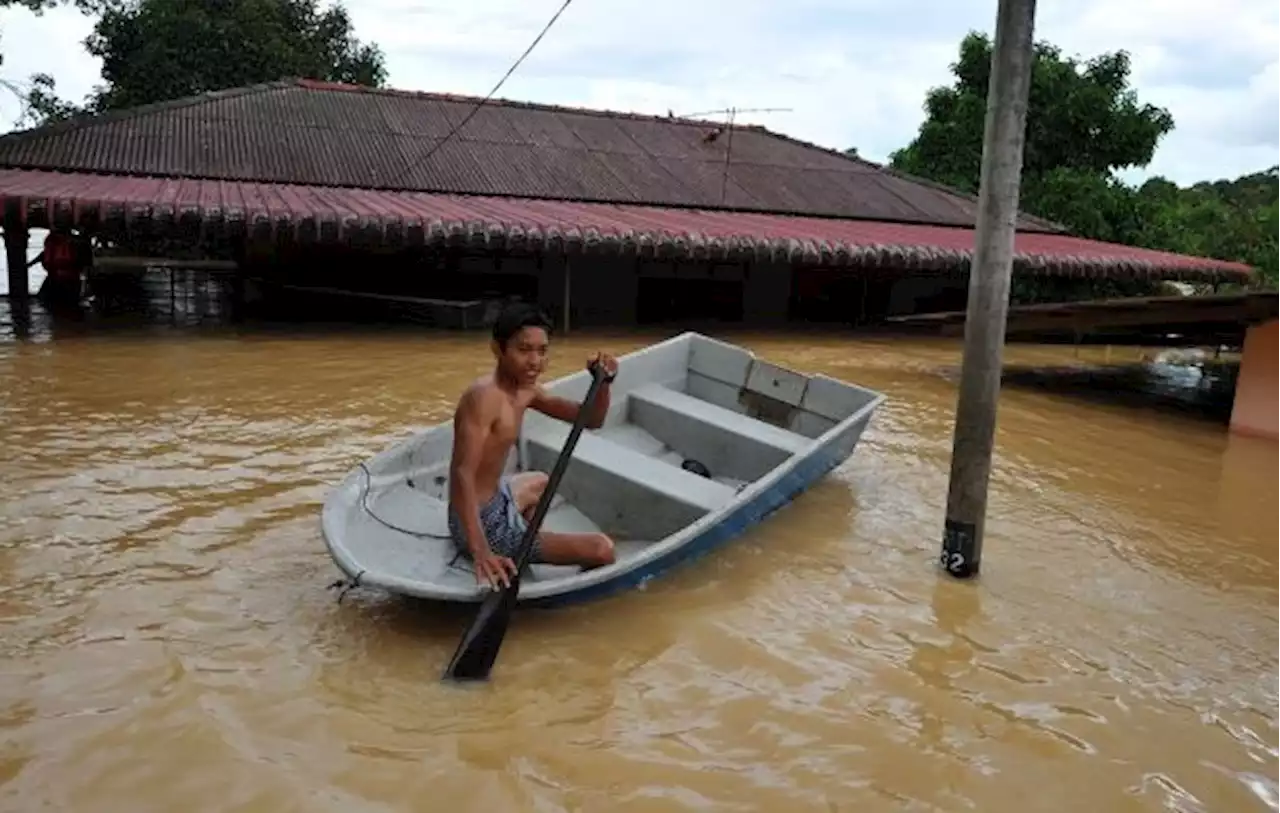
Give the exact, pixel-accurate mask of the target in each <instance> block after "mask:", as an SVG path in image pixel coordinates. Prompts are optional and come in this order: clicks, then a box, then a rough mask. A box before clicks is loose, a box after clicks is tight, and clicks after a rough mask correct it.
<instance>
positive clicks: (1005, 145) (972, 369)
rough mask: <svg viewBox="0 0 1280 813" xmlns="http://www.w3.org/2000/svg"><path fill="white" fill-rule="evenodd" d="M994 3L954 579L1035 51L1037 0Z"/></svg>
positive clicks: (972, 533)
mask: <svg viewBox="0 0 1280 813" xmlns="http://www.w3.org/2000/svg"><path fill="white" fill-rule="evenodd" d="M999 4H1000V5H999V10H998V12H997V16H996V37H995V45H994V47H993V50H992V55H991V79H990V83H989V84H988V87H987V119H986V129H985V132H984V135H983V143H982V181H981V186H980V188H979V191H978V223H977V229H976V244H975V246H974V252H973V262H972V263H971V264H970V268H969V305H968V309H967V313H966V315H965V322H964V361H963V366H962V367H961V372H960V398H959V401H958V403H957V405H956V425H955V436H954V438H953V441H952V449H951V481H950V484H949V486H948V489H947V519H946V526H945V529H944V532H943V538H942V555H941V556H940V557H939V559H940V563H941V565H942V566H943V568H944V569H946V571H947V572H948V573H950V574H951V575H953V576H955V577H957V578H961V579H967V578H969V577H971V576H976V575H977V574H978V570H979V568H980V566H981V563H982V535H983V530H984V525H985V524H986V513H987V486H988V482H989V480H990V478H991V452H992V448H993V446H994V445H995V432H996V408H997V405H998V402H999V400H1000V370H1001V366H1002V364H1003V351H1004V334H1005V320H1006V318H1007V316H1008V312H1009V280H1010V277H1011V276H1012V272H1013V237H1014V231H1015V224H1016V222H1017V217H1018V186H1019V184H1020V183H1021V181H1022V146H1023V142H1024V140H1025V135H1026V123H1027V96H1028V93H1029V91H1030V87H1031V63H1032V59H1033V53H1034V51H1033V39H1032V37H1033V29H1034V28H1035V16H1036V3H1035V0H999Z"/></svg>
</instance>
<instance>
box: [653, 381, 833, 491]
mask: <svg viewBox="0 0 1280 813" xmlns="http://www.w3.org/2000/svg"><path fill="white" fill-rule="evenodd" d="M629 396H630V404H629V406H628V419H629V420H630V422H631V423H634V424H635V425H637V426H639V427H641V428H643V429H644V430H645V431H646V432H648V433H649V434H651V435H653V436H654V437H655V438H657V439H658V440H660V441H662V442H663V443H665V444H666V445H667V446H670V447H671V448H672V449H679V450H680V451H681V453H683V454H685V455H687V456H689V457H692V458H695V459H697V460H698V461H700V462H701V463H703V464H704V465H706V466H707V467H708V468H709V469H710V470H711V471H712V473H713V474H724V475H726V476H729V477H733V478H736V479H739V480H746V481H751V480H755V479H757V478H759V477H762V476H763V475H764V474H765V473H767V472H768V471H769V470H771V469H773V468H774V467H775V466H778V465H779V464H781V463H783V462H784V461H785V460H786V459H787V458H789V457H791V456H793V455H796V454H799V453H800V452H803V451H804V450H805V449H806V448H807V447H808V446H809V444H810V443H812V442H813V441H812V440H811V439H810V438H807V437H805V436H803V435H800V434H797V433H795V432H790V431H788V430H786V429H782V428H780V427H777V426H774V425H773V424H770V423H765V422H764V421H762V420H759V419H757V418H752V417H750V416H748V415H743V414H742V413H739V412H734V411H733V410H731V409H726V408H725V407H722V406H717V405H716V404H713V403H710V402H709V401H704V400H702V399H701V398H694V397H693V396H691V395H687V394H685V393H683V392H680V391H678V390H673V389H671V388H670V387H664V386H662V385H660V384H648V385H646V386H643V387H640V388H639V389H636V390H633V391H632V392H631V393H630V394H629Z"/></svg>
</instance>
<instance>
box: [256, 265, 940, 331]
mask: <svg viewBox="0 0 1280 813" xmlns="http://www.w3.org/2000/svg"><path fill="white" fill-rule="evenodd" d="M246 262H247V265H248V266H249V268H248V271H249V273H250V275H252V276H263V277H269V278H276V279H278V280H280V281H287V282H290V283H293V284H295V285H309V286H322V287H331V288H340V289H347V290H356V291H362V292H370V293H379V294H394V295H399V296H416V297H430V298H440V299H450V300H454V301H459V300H474V299H480V300H484V301H487V302H499V301H502V300H504V299H509V298H521V299H527V300H532V301H536V302H537V303H538V304H539V305H540V306H541V307H542V308H543V310H545V311H546V312H547V314H548V315H549V316H550V317H551V318H552V319H553V320H554V322H555V324H556V326H557V327H559V328H563V327H564V324H565V296H566V276H567V277H568V286H567V287H568V303H569V304H568V309H569V312H568V317H569V326H570V329H573V328H575V327H607V326H626V325H634V324H659V323H664V322H680V321H689V322H707V321H712V322H714V321H720V322H726V323H747V324H753V325H760V326H766V325H780V324H783V323H786V322H788V321H794V320H799V321H819V322H830V323H833V324H846V325H847V324H859V323H863V322H867V321H875V320H876V318H877V317H879V316H882V315H884V314H885V313H886V311H887V310H888V309H889V308H890V307H900V308H907V309H908V310H910V308H911V303H912V302H917V301H918V300H920V299H921V298H927V297H929V296H932V295H935V294H936V292H937V291H938V290H939V289H940V287H945V286H946V285H947V284H948V283H947V281H945V280H943V281H939V280H925V281H924V282H922V283H919V284H913V285H907V286H901V285H900V284H899V283H900V282H901V280H900V279H899V277H898V276H897V275H896V274H892V273H887V272H882V273H880V274H877V275H869V274H868V273H866V272H865V271H864V270H862V269H857V268H847V269H797V268H793V267H792V266H790V265H787V264H783V263H756V262H751V263H747V262H711V261H703V262H692V261H673V260H653V259H638V258H635V257H620V256H617V255H598V256H593V255H590V254H585V255H582V254H579V255H572V256H568V257H566V256H564V255H541V256H538V255H532V254H502V253H483V252H474V251H472V252H466V251H460V250H423V249H418V250H410V251H401V252H367V251H359V250H356V249H348V248H335V247H324V248H318V247H306V248H290V249H289V250H287V251H279V250H277V249H276V248H275V247H274V246H271V247H267V248H266V249H264V250H257V251H254V252H250V253H249V255H248V256H247V257H246ZM872 276H874V279H872V278H870V277H872ZM951 284H954V283H951ZM894 303H896V305H895V304H894ZM306 307H307V308H310V307H311V305H310V304H308V305H307V306H306Z"/></svg>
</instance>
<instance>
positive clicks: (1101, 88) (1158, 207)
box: [890, 33, 1280, 302]
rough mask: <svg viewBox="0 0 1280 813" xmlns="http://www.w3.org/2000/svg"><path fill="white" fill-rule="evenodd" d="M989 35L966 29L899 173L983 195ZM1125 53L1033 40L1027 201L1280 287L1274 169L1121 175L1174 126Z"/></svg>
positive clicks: (1074, 224)
mask: <svg viewBox="0 0 1280 813" xmlns="http://www.w3.org/2000/svg"><path fill="white" fill-rule="evenodd" d="M991 48H992V45H991V41H990V40H989V39H988V38H987V37H985V36H983V35H981V34H977V33H971V34H969V35H968V36H966V37H965V38H964V40H963V41H962V42H961V44H960V50H959V59H958V60H957V61H956V63H955V64H954V65H952V73H953V75H954V77H955V81H954V83H953V84H951V85H950V86H947V87H939V88H934V89H933V90H931V91H929V94H928V96H927V99H926V102H925V112H926V118H925V121H924V123H923V124H922V125H921V127H920V131H919V133H918V134H917V136H916V137H915V139H913V140H912V141H911V143H910V144H908V145H907V146H906V147H904V148H903V149H901V150H898V151H897V152H895V153H893V155H892V156H891V159H890V160H891V163H892V166H893V167H894V168H895V169H898V170H901V171H903V172H907V173H910V174H913V175H916V176H919V177H922V178H928V179H930V180H934V181H937V182H940V183H944V184H947V185H949V186H952V187H955V188H958V189H961V190H963V191H966V192H971V193H976V192H977V191H978V184H979V173H980V169H981V163H982V140H983V128H984V125H985V116H986V102H987V82H988V78H989V76H990V64H991ZM1129 72H1130V65H1129V58H1128V55H1127V54H1125V53H1124V52H1123V51H1120V52H1116V53H1110V54H1103V55H1101V56H1097V57H1094V58H1093V59H1089V60H1086V61H1080V60H1077V59H1074V58H1066V57H1064V56H1063V55H1062V53H1061V51H1060V50H1059V49H1058V48H1056V47H1054V46H1052V45H1050V44H1048V43H1038V44H1037V45H1036V46H1035V60H1034V62H1033V68H1032V78H1031V88H1030V94H1029V98H1028V108H1027V137H1026V145H1025V148H1024V164H1023V180H1022V190H1021V208H1022V210H1023V211H1026V212H1030V213H1032V214H1036V215H1039V216H1041V217H1044V218H1047V219H1049V220H1052V221H1055V222H1057V223H1061V224H1062V225H1064V226H1066V227H1067V228H1068V229H1070V230H1071V231H1072V232H1073V233H1075V234H1077V235H1079V236H1081V237H1087V238H1090V239H1095V240H1105V241H1108V242H1114V243H1123V244H1128V245H1135V246H1141V247H1144V248H1153V249H1161V250H1165V251H1174V252H1178V253H1183V254H1194V255H1199V256H1206V257H1215V258H1218V259H1225V260H1235V261H1240V262H1245V263H1248V264H1249V265H1252V266H1254V267H1255V268H1257V269H1260V270H1261V271H1262V276H1263V278H1264V280H1266V281H1268V282H1269V284H1270V285H1274V284H1275V280H1276V266H1277V251H1276V234H1277V228H1278V226H1280V222H1278V221H1277V210H1276V201H1277V193H1278V191H1280V187H1278V185H1277V176H1276V169H1275V168H1272V169H1270V170H1267V171H1265V172H1259V173H1254V174H1252V175H1247V176H1245V177H1242V178H1238V179H1236V180H1234V181H1225V180H1222V181H1214V182H1205V183H1198V184H1195V185H1193V186H1191V187H1187V188H1180V187H1178V186H1177V185H1176V184H1174V183H1173V182H1171V181H1169V180H1167V179H1164V178H1159V177H1157V178H1152V179H1150V180H1148V181H1147V182H1146V183H1144V184H1142V185H1141V186H1137V187H1134V186H1130V185H1128V184H1125V183H1123V182H1122V181H1121V180H1120V179H1119V178H1118V177H1117V174H1116V173H1117V172H1118V171H1120V170H1124V169H1127V168H1134V167H1144V166H1146V165H1147V164H1149V163H1150V162H1151V158H1152V156H1153V155H1154V153H1155V149H1156V147H1157V145H1158V144H1159V142H1160V139H1161V138H1162V137H1164V136H1165V135H1166V134H1168V133H1169V132H1170V131H1172V129H1173V127H1174V121H1173V117H1172V116H1171V115H1170V114H1169V112H1168V111H1167V110H1164V109H1163V108H1159V107H1155V106H1153V105H1149V104H1142V103H1141V102H1140V101H1139V99H1138V97H1137V94H1136V93H1135V92H1134V90H1133V89H1132V88H1130V87H1129ZM1152 287H1153V286H1152V285H1151V284H1144V283H1136V284H1128V283H1126V284H1121V283H1118V282H1114V281H1110V282H1101V281H1062V282H1052V283H1051V282H1047V281H1043V280H1040V281H1031V280H1019V281H1016V282H1015V286H1014V292H1013V293H1014V298H1015V300H1017V301H1019V302H1027V301H1036V300H1045V299H1075V298H1090V297H1094V296H1112V295H1132V294H1142V293H1150V292H1151V291H1150V290H1148V289H1151V288H1152Z"/></svg>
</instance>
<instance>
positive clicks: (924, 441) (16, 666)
mask: <svg viewBox="0 0 1280 813" xmlns="http://www.w3.org/2000/svg"><path fill="white" fill-rule="evenodd" d="M0 322H5V323H6V324H8V322H7V321H6V320H4V319H0ZM32 330H33V333H32V334H31V335H30V336H29V337H28V338H25V339H22V340H16V339H14V338H12V336H11V335H10V336H0V449H3V455H4V457H3V466H0V658H2V659H3V660H2V664H0V669H2V670H3V671H2V673H0V675H2V677H0V809H3V810H5V811H37V810H59V811H62V810H65V811H92V812H93V813H97V812H98V811H129V812H130V813H135V812H136V813H142V811H201V813H203V812H204V811H211V812H212V811H271V813H284V812H285V811H335V812H336V813H351V811H431V812H434V811H482V812H489V811H558V810H570V811H602V812H603V811H609V812H612V811H783V812H784V813H789V812H790V811H810V810H813V811H833V810H838V811H868V810H887V811H926V810H942V811H952V810H977V811H983V812H984V813H1002V812H1003V811H1011V812H1016V813H1025V812H1026V811H1074V810H1105V811H1163V810H1176V811H1231V812H1232V813H1243V812H1245V811H1265V810H1272V811H1274V810H1276V809H1277V806H1278V805H1277V758H1278V755H1277V746H1276V743H1277V736H1278V734H1280V731H1278V727H1277V638H1276V637H1275V636H1276V635H1277V521H1276V517H1277V453H1276V449H1277V446H1276V444H1275V443H1271V442H1259V441H1253V440H1246V439H1237V438H1229V437H1228V435H1227V434H1226V431H1225V428H1224V427H1223V426H1222V425H1221V423H1220V422H1216V421H1213V420H1206V419H1204V418H1203V417H1199V416H1197V415H1194V414H1188V413H1186V412H1177V411H1169V410H1161V409H1155V408H1144V407H1142V406H1139V405H1134V404H1131V403H1108V402H1107V401H1106V400H1104V399H1098V398H1096V397H1092V398H1082V397H1073V396H1072V395H1071V394H1070V393H1069V392H1061V391H1053V392H1049V391H1044V390H1043V389H1037V388H1033V387H1020V386H1012V385H1011V386H1009V387H1007V388H1006V390H1005V392H1004V396H1003V400H1002V407H1001V420H1000V430H999V435H998V438H997V443H998V448H997V452H998V456H997V460H996V462H995V470H994V474H993V479H992V491H991V506H990V510H991V513H990V519H989V524H988V535H987V540H986V546H985V559H984V568H983V574H982V576H981V578H980V579H979V580H977V581H975V582H972V583H957V582H954V581H951V580H949V578H948V577H946V576H945V575H941V574H940V573H939V572H938V570H937V569H936V568H935V564H934V563H935V560H936V555H937V552H938V550H939V541H940V536H941V529H942V521H943V509H944V504H945V498H946V483H947V465H948V458H949V454H950V443H951V421H952V413H953V409H954V399H955V384H954V380H955V370H956V367H957V365H958V363H959V346H958V345H957V344H955V343H950V342H941V341H929V340H921V339H911V340H906V339H892V338H888V337H880V338H867V337H864V338H855V337H850V336H847V335H840V334H839V333H836V332H830V333H825V334H824V333H809V334H794V335H767V334H742V333H739V334H730V333H726V334H723V335H725V336H726V337H727V338H730V339H731V340H734V341H740V342H742V343H744V344H746V345H748V346H749V347H751V348H752V349H754V350H756V351H758V352H760V353H762V354H765V355H767V356H768V357H770V358H771V359H774V360H777V361H779V362H781V363H783V364H787V365H791V366H794V367H797V368H800V369H803V370H806V371H821V372H825V373H827V374H830V375H834V376H838V377H840V378H843V379H847V380H851V381H855V382H858V383H861V384H864V385H867V386H869V387H873V388H876V389H879V390H882V391H883V392H885V393H886V394H887V395H888V396H889V401H888V402H887V403H886V404H885V405H884V407H883V408H882V409H881V410H880V411H879V413H878V414H877V415H876V417H875V418H874V420H873V422H872V424H871V427H870V429H869V430H868V431H867V433H866V435H865V436H864V439H863V441H862V443H861V445H860V446H859V448H858V450H857V451H856V452H855V454H854V456H853V457H852V458H851V459H850V460H849V461H848V462H847V463H846V464H844V465H842V466H841V467H840V468H838V469H837V470H836V471H834V472H833V473H832V474H831V475H830V476H828V477H827V478H826V479H825V480H824V481H822V482H821V483H820V484H818V485H817V486H815V487H814V488H813V489H812V490H811V491H810V492H809V493H807V494H805V495H803V496H802V497H801V498H799V499H798V500H797V501H796V502H795V503H794V504H793V505H792V506H790V507H788V508H786V509H784V510H783V511H781V512H779V513H778V514H776V515H775V516H774V517H772V518H771V519H770V520H769V521H767V522H766V523H765V524H763V525H762V526H760V527H758V528H756V529H754V530H752V531H750V532H749V533H748V534H746V535H745V536H744V537H742V538H740V539H739V540H738V541H737V542H736V543H734V544H731V545H729V546H727V547H726V548H724V549H722V550H721V551H720V552H718V553H716V554H715V555H713V556H711V557H708V558H706V559H703V560H700V561H698V562H696V563H694V564H691V565H688V566H686V567H683V568H682V569H680V570H678V571H676V572H673V573H670V574H669V575H667V576H665V577H663V578H662V579H660V580H658V581H655V582H653V583H651V584H650V585H649V586H648V589H645V590H642V591H636V592H632V593H628V594H625V595H621V596H618V597H615V598H611V599H607V600H604V601H600V602H597V603H593V604H588V605H585V606H579V607H574V608H570V609H565V610H556V611H530V612H522V613H520V614H518V616H517V618H516V620H515V622H514V623H513V626H512V629H511V631H510V633H509V635H508V637H507V641H506V645H505V646H504V648H503V650H502V655H501V659H500V660H499V662H498V666H497V669H496V671H495V676H494V680H493V682H492V683H491V684H488V685H486V686H483V687H480V688H474V689H470V688H469V689H459V688H455V687H452V686H448V685H445V684H442V683H441V681H440V679H439V678H440V673H441V670H442V669H443V667H444V664H445V662H446V661H447V659H448V657H449V655H450V653H451V652H452V649H453V647H454V646H455V645H456V642H457V639H458V636H459V635H460V633H461V631H462V629H463V627H464V626H465V624H466V622H467V617H468V616H467V613H465V612H457V611H448V610H447V609H441V608H439V607H433V606H424V605H422V604H417V603H411V602H407V601H402V600H397V599H394V598H390V597H387V596H384V595H380V594H376V593H371V592H362V591H354V592H352V593H350V594H349V595H348V596H347V597H346V599H345V600H344V601H343V602H342V603H341V604H339V603H337V602H336V601H335V593H334V592H333V591H331V590H329V589H327V587H328V585H329V583H330V582H332V581H333V579H334V578H335V576H336V575H337V572H336V570H335V569H334V567H333V566H332V564H331V563H330V561H329V559H328V557H327V555H326V553H325V549H324V544H323V541H322V539H321V536H320V530H319V507H320V503H321V501H322V500H323V498H324V496H325V494H326V492H327V490H328V489H329V488H330V487H331V485H333V484H334V483H335V482H336V481H337V480H339V479H340V478H341V477H342V476H343V475H344V474H345V472H346V471H347V470H348V469H350V468H351V467H352V466H354V465H355V464H356V462H357V461H359V460H361V459H362V458H364V457H366V456H368V455H371V454H373V453H375V452H377V451H378V450H380V449H382V448H383V447H385V446H386V445H387V444H389V443H391V442H393V441H395V440H397V439H399V438H402V437H404V436H405V435H406V434H408V433H410V432H412V431H414V430H416V429H419V428H421V427H424V426H426V425H429V424H431V423H433V422H436V421H439V420H443V419H446V418H447V417H448V415H449V413H450V410H451V404H452V400H453V398H454V397H455V396H456V394H457V393H458V391H459V389H460V388H461V387H462V386H463V384H464V383H465V382H467V381H468V380H469V379H470V378H471V377H472V376H475V375H476V374H478V373H480V372H482V371H484V370H485V369H486V368H487V367H488V365H489V363H490V358H489V356H488V350H487V346H486V343H485V341H484V338H483V337H482V336H480V335H477V334H470V335H447V334H442V333H432V332H429V331H424V330H414V329H401V330H394V331H391V330H387V331H375V330H371V329H365V330H362V329H357V328H347V329H341V330H339V329H332V330H329V329H325V328H322V327H319V326H312V327H308V328H307V329H306V330H302V329H284V328H276V329H264V328H247V327H240V328H236V329H232V328H226V327H217V326H212V327H209V328H205V329H199V328H182V329H173V328H166V327H163V326H152V327H149V328H147V329H127V330H117V329H110V328H107V327H103V326H95V325H72V326H70V327H66V326H61V327H59V326H57V325H50V323H49V322H48V320H47V319H45V320H42V319H37V320H36V323H35V324H34V326H33V328H32ZM663 335H664V334H663V333H661V332H653V331H651V332H649V333H626V334H623V333H615V334H603V333H597V334H592V335H579V334H575V335H573V336H572V337H569V338H567V339H563V340H557V341H556V343H555V346H554V350H553V353H554V360H553V370H552V373H553V374H555V375H559V374H563V373H566V372H568V371H570V370H573V369H575V368H576V367H577V366H578V365H579V364H580V363H581V361H582V359H583V357H584V354H585V353H586V352H588V351H589V350H593V349H595V348H597V347H601V348H604V349H607V350H610V351H613V352H615V353H623V352H626V351H628V350H631V349H634V348H637V347H639V346H642V345H643V344H645V343H647V342H648V341H651V340H653V339H657V338H662V336H663ZM1125 352H1128V351H1125ZM1116 355H1117V357H1118V356H1120V355H1123V354H1122V353H1117V354H1116ZM1130 355H1132V356H1133V357H1135V358H1136V355H1137V351H1133V352H1132V353H1130ZM1007 360H1008V361H1009V362H1010V363H1011V364H1014V363H1016V364H1023V365H1029V366H1030V367H1032V368H1037V369H1039V368H1048V367H1053V366H1060V365H1071V364H1075V363H1076V361H1075V359H1074V354H1073V351H1072V350H1071V349H1069V348H1043V347H1041V348H1036V347H1019V346H1012V347H1010V348H1009V350H1008V354H1007Z"/></svg>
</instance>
